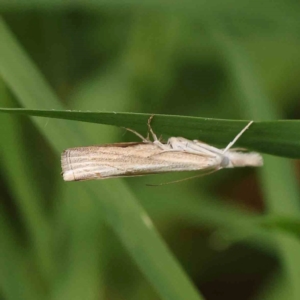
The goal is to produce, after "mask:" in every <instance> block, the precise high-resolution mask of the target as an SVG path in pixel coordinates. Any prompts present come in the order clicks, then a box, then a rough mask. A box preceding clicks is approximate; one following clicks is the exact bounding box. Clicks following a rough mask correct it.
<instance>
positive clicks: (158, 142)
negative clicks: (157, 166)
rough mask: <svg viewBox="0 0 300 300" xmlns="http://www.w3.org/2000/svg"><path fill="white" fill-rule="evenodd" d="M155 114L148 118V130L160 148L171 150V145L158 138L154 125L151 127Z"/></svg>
mask: <svg viewBox="0 0 300 300" xmlns="http://www.w3.org/2000/svg"><path fill="white" fill-rule="evenodd" d="M153 117H154V115H152V116H150V118H149V119H148V123H147V125H148V130H149V132H150V133H151V135H152V138H153V144H155V145H157V146H158V147H159V148H160V149H162V150H170V147H169V145H166V144H163V143H162V142H161V141H160V139H158V138H157V136H156V134H155V133H154V131H153V129H152V127H151V121H152V119H153Z"/></svg>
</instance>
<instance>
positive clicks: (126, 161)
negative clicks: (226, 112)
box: [61, 116, 263, 181]
mask: <svg viewBox="0 0 300 300" xmlns="http://www.w3.org/2000/svg"><path fill="white" fill-rule="evenodd" d="M152 117H153V116H151V117H150V118H149V120H148V130H149V132H150V133H151V135H152V137H153V141H151V140H150V139H149V137H147V138H144V137H143V136H141V135H140V134H139V133H137V132H135V131H133V130H131V129H128V128H126V129H127V130H129V131H131V132H133V133H134V134H136V135H137V136H139V137H140V138H141V139H142V142H131V143H116V144H107V145H101V146H90V147H77V148H70V149H67V150H65V151H64V152H63V153H62V155H61V165H62V176H63V179H64V180H65V181H80V180H91V179H108V178H117V177H128V176H142V175H147V174H158V173H167V172H182V171H203V172H204V173H206V174H207V173H212V172H215V171H218V170H220V169H224V168H234V167H246V166H250V167H260V166H262V165H263V159H262V156H261V155H260V154H259V153H256V152H243V150H245V149H231V147H232V146H233V145H234V143H235V142H236V141H237V140H238V139H239V138H240V136H241V135H242V134H243V133H244V132H245V131H246V130H247V129H248V128H249V127H250V125H251V124H252V123H253V121H251V122H249V123H248V124H247V126H246V127H245V128H243V129H242V130H241V132H240V133H239V134H238V135H237V136H236V137H235V138H234V139H233V141H232V142H230V143H229V144H228V146H227V147H226V148H225V149H218V148H215V147H213V146H210V145H208V144H205V143H203V142H201V141H198V140H193V141H192V140H188V139H185V138H183V137H171V138H169V139H168V141H167V142H166V143H162V142H161V141H160V140H159V139H158V138H157V136H156V134H155V133H154V132H153V130H152V128H151V125H150V122H151V119H152Z"/></svg>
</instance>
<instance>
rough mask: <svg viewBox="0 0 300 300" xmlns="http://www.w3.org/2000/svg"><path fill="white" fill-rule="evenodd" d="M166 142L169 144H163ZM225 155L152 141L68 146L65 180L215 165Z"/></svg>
mask: <svg viewBox="0 0 300 300" xmlns="http://www.w3.org/2000/svg"><path fill="white" fill-rule="evenodd" d="M164 145H167V144H164ZM221 161H222V156H220V155H214V156H208V155H205V154H201V153H198V154H195V153H188V152H184V151H174V150H173V149H171V148H170V147H168V148H166V149H165V150H162V149H161V148H160V147H159V146H157V145H155V144H153V143H128V144H126V143H122V144H115V145H103V146H92V147H79V148H71V149H67V150H65V151H64V152H63V153H62V157H61V163H62V175H63V179H64V180H65V181H77V180H90V179H107V178H113V177H127V176H140V175H146V174H157V173H167V172H181V171H197V170H207V169H214V168H216V167H218V166H219V165H220V163H221Z"/></svg>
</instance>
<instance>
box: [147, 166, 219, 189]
mask: <svg viewBox="0 0 300 300" xmlns="http://www.w3.org/2000/svg"><path fill="white" fill-rule="evenodd" d="M218 170H220V168H216V169H213V170H212V171H209V172H207V173H204V174H199V175H195V176H191V177H187V178H183V179H179V180H174V181H169V182H163V183H159V184H151V183H147V184H146V186H162V185H168V184H173V183H179V182H182V181H187V180H190V179H194V178H198V177H203V176H206V175H209V174H212V173H215V172H217V171H218Z"/></svg>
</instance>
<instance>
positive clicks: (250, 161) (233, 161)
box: [221, 150, 263, 168]
mask: <svg viewBox="0 0 300 300" xmlns="http://www.w3.org/2000/svg"><path fill="white" fill-rule="evenodd" d="M262 165H263V158H262V156H261V155H260V154H259V153H256V152H246V153H243V152H237V151H230V150H229V151H228V152H226V154H225V155H224V157H223V160H222V162H221V166H222V167H223V168H234V167H247V166H248V167H260V166H262Z"/></svg>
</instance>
